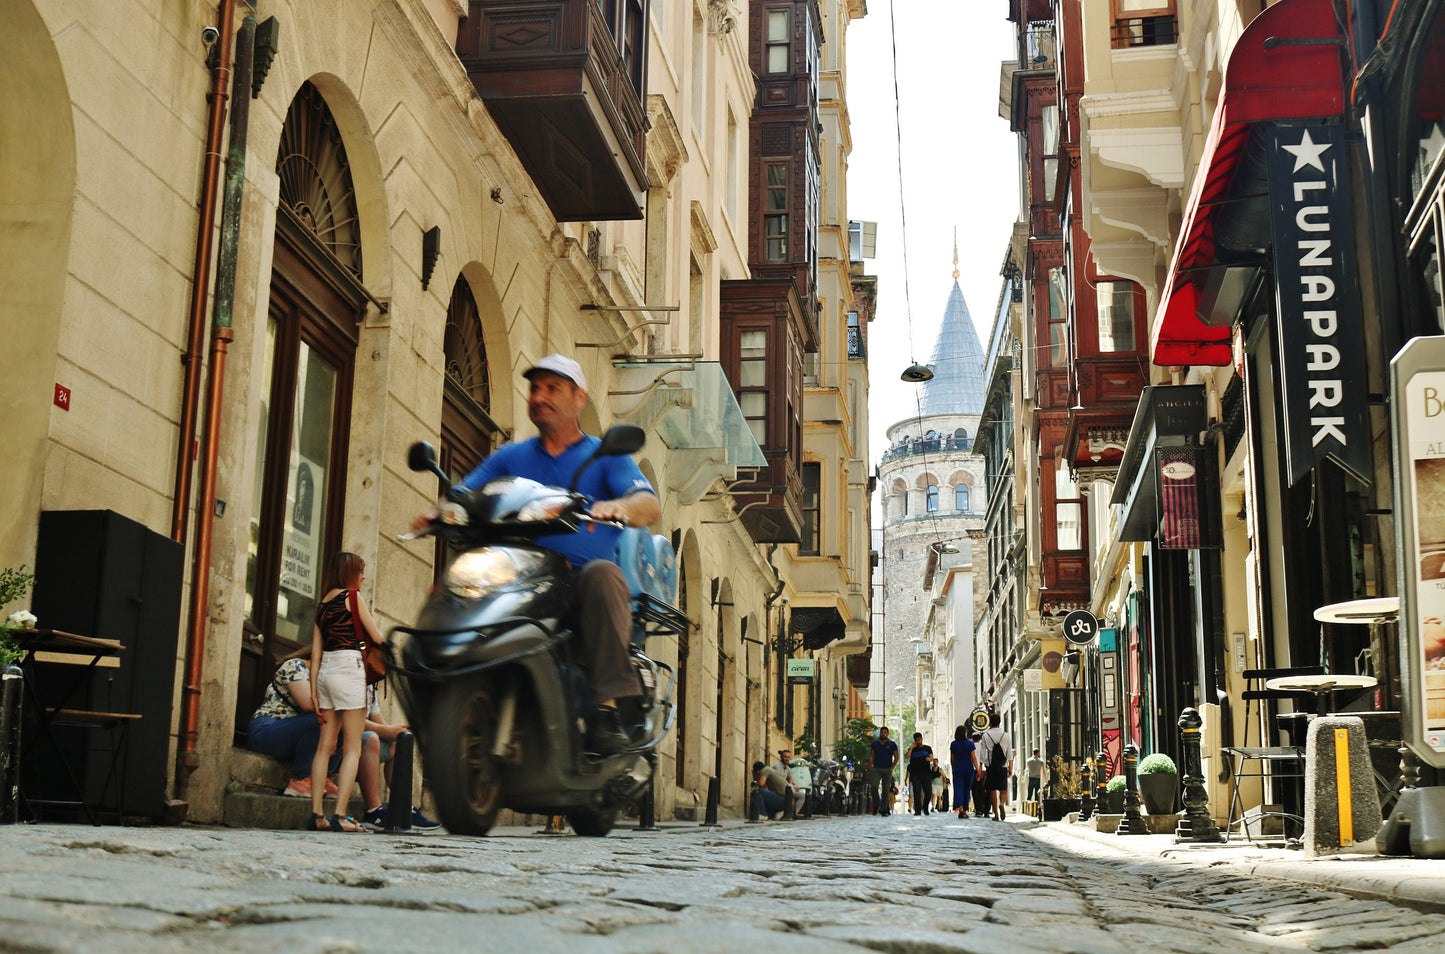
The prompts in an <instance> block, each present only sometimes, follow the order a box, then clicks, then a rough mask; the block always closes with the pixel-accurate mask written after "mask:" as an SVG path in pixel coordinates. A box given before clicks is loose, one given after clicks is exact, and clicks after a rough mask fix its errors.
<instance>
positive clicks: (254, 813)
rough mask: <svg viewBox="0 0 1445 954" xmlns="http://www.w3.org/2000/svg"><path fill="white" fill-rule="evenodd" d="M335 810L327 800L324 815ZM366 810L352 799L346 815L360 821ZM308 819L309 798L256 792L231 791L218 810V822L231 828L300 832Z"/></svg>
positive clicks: (355, 797) (309, 814) (358, 800)
mask: <svg viewBox="0 0 1445 954" xmlns="http://www.w3.org/2000/svg"><path fill="white" fill-rule="evenodd" d="M333 811H335V801H334V800H333V799H330V798H328V799H327V800H326V812H327V814H331V813H332V812H333ZM365 811H366V808H365V807H364V806H363V805H362V804H361V796H360V795H353V796H352V797H351V809H350V811H348V812H347V814H349V815H351V816H352V817H354V818H358V819H359V818H360V817H361V815H362V813H363V812H365ZM310 817H311V799H309V798H293V797H291V796H289V795H267V794H261V793H259V792H245V791H231V792H227V793H226V800H225V805H224V806H223V808H222V810H221V821H222V823H223V824H225V825H227V826H229V827H231V828H265V829H272V830H277V831H282V830H286V829H301V828H305V827H306V820H307V819H308V818H310Z"/></svg>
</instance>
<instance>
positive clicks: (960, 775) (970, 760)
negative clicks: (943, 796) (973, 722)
mask: <svg viewBox="0 0 1445 954" xmlns="http://www.w3.org/2000/svg"><path fill="white" fill-rule="evenodd" d="M948 761H949V767H950V768H951V769H952V770H953V810H954V811H956V812H958V817H959V818H967V817H968V800H969V797H970V796H971V795H972V794H973V782H974V779H976V778H978V776H979V775H980V774H982V773H980V772H979V770H978V747H977V746H976V745H974V744H973V740H972V739H970V738H969V737H968V729H966V728H964V727H963V726H959V727H958V728H956V729H954V730H953V741H952V742H950V743H949V746H948Z"/></svg>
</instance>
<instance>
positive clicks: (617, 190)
mask: <svg viewBox="0 0 1445 954" xmlns="http://www.w3.org/2000/svg"><path fill="white" fill-rule="evenodd" d="M609 6H611V7H612V8H613V9H614V10H615V11H617V12H616V13H615V14H614V15H615V16H617V17H618V22H617V23H615V24H609V23H608V21H607V19H606V17H605V16H604V13H603V10H602V9H601V8H600V7H599V5H598V4H597V3H596V2H595V0H471V3H470V14H469V15H468V17H467V19H466V20H465V21H463V22H462V25H461V29H460V31H459V32H458V35H457V56H458V57H459V58H460V59H461V62H462V65H463V66H464V67H465V68H466V71H467V75H468V76H469V77H470V78H471V81H472V85H473V86H475V87H476V89H477V93H478V95H480V96H481V98H482V101H483V102H485V103H486V104H487V110H488V112H489V113H490V114H491V116H492V118H493V120H495V122H496V123H497V126H498V127H499V128H500V129H501V131H502V134H503V135H505V136H506V137H507V139H508V141H510V142H511V144H512V148H513V149H515V150H516V152H517V155H518V157H519V158H520V159H521V160H522V163H523V165H525V166H526V168H527V172H528V174H529V175H530V176H531V177H532V180H533V181H534V182H535V183H536V184H537V188H538V189H539V190H541V193H542V196H543V198H545V199H546V200H547V204H548V206H550V207H551V209H552V213H553V214H554V215H555V216H556V217H557V219H558V220H559V221H564V222H575V221H583V220H594V221H604V220H610V219H640V218H642V206H643V199H644V195H645V193H646V191H647V187H648V183H647V173H646V171H645V166H644V164H643V163H644V157H645V150H646V144H645V138H646V134H647V127H648V122H647V112H646V109H645V108H644V106H643V97H642V93H641V91H642V90H644V89H645V88H646V86H645V76H644V72H643V69H644V64H645V63H646V60H647V7H646V3H644V2H637V0H633V2H622V3H616V4H611V5H609Z"/></svg>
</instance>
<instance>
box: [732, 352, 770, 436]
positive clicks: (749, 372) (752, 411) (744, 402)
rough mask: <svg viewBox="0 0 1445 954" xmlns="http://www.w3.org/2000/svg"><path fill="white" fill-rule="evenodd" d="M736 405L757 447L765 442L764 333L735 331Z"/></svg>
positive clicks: (766, 357) (765, 367)
mask: <svg viewBox="0 0 1445 954" xmlns="http://www.w3.org/2000/svg"><path fill="white" fill-rule="evenodd" d="M737 394H738V406H739V407H740V408H742V412H743V418H744V419H745V420H746V421H747V422H748V429H749V430H751V431H752V432H753V439H754V440H755V441H757V442H758V446H759V447H767V446H769V445H768V397H769V396H768V333H767V332H766V331H743V332H740V333H739V334H738V387H737Z"/></svg>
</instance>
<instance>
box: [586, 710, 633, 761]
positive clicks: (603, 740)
mask: <svg viewBox="0 0 1445 954" xmlns="http://www.w3.org/2000/svg"><path fill="white" fill-rule="evenodd" d="M630 748H632V739H631V737H629V736H628V734H627V730H626V729H624V728H623V727H622V719H621V717H619V716H618V715H617V710H616V709H614V708H612V707H611V706H598V707H597V708H596V709H595V710H594V711H593V713H592V728H591V729H589V730H588V731H587V751H588V752H594V753H596V754H597V755H615V754H616V753H618V752H622V751H625V750H627V749H630Z"/></svg>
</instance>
